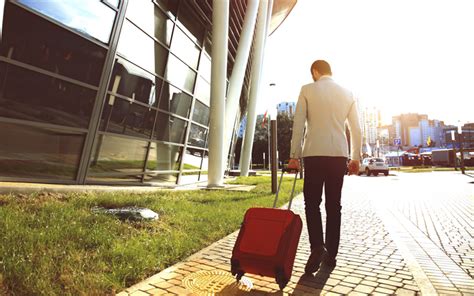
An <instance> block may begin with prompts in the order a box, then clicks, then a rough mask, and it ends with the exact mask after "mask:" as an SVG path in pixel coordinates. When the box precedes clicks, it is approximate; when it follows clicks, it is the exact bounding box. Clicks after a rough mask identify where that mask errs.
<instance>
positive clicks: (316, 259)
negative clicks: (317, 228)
mask: <svg viewBox="0 0 474 296" xmlns="http://www.w3.org/2000/svg"><path fill="white" fill-rule="evenodd" d="M326 254H327V251H326V249H325V248H324V246H322V247H319V248H317V249H314V250H313V251H312V252H311V255H310V256H309V258H308V262H306V266H305V268H304V271H305V273H308V274H310V273H314V272H316V271H317V270H318V269H319V266H320V265H321V261H322V260H323V258H324V257H325V256H326Z"/></svg>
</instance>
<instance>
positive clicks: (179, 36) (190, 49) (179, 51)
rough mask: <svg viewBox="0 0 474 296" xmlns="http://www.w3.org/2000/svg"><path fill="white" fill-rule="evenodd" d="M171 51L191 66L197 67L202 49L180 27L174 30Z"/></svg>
mask: <svg viewBox="0 0 474 296" xmlns="http://www.w3.org/2000/svg"><path fill="white" fill-rule="evenodd" d="M171 51H172V52H173V53H174V54H176V55H177V56H178V57H180V58H181V59H182V60H183V61H185V62H186V63H187V64H188V65H189V66H191V67H192V68H195V69H197V65H198V61H199V53H200V49H199V47H198V46H197V45H196V44H194V42H192V41H191V39H189V38H188V37H187V36H186V35H185V34H184V33H183V31H181V30H180V29H179V28H176V29H175V30H174V34H173V42H172V43H171Z"/></svg>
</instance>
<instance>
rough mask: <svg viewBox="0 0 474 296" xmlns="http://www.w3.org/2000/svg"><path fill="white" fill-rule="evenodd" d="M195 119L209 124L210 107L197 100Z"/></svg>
mask: <svg viewBox="0 0 474 296" xmlns="http://www.w3.org/2000/svg"><path fill="white" fill-rule="evenodd" d="M193 120H194V121H196V122H199V123H200V124H204V125H208V123H209V107H207V106H206V105H204V104H203V103H201V102H199V101H197V100H196V102H195V103H194V113H193Z"/></svg>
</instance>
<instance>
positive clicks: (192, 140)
mask: <svg viewBox="0 0 474 296" xmlns="http://www.w3.org/2000/svg"><path fill="white" fill-rule="evenodd" d="M207 132H208V130H207V129H206V128H203V127H201V126H199V125H196V124H191V130H190V131H189V139H188V145H191V146H196V147H201V148H205V147H207V143H206V140H207Z"/></svg>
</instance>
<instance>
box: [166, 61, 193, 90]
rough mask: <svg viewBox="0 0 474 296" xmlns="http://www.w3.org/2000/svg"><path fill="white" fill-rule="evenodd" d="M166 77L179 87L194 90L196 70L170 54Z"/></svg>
mask: <svg viewBox="0 0 474 296" xmlns="http://www.w3.org/2000/svg"><path fill="white" fill-rule="evenodd" d="M165 78H166V79H167V80H169V81H170V82H171V83H173V84H174V85H176V86H177V87H179V88H182V89H184V90H186V91H188V92H190V93H192V92H193V89H194V82H195V81H196V72H194V71H193V70H191V68H189V67H188V66H186V65H185V64H184V63H183V62H181V61H180V60H179V59H177V58H176V57H175V56H173V55H172V54H170V56H169V59H168V66H167V68H166V74H165Z"/></svg>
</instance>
